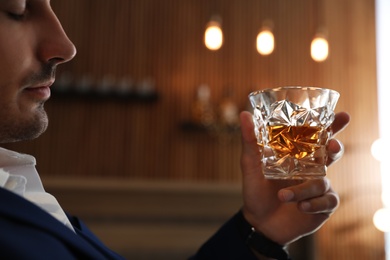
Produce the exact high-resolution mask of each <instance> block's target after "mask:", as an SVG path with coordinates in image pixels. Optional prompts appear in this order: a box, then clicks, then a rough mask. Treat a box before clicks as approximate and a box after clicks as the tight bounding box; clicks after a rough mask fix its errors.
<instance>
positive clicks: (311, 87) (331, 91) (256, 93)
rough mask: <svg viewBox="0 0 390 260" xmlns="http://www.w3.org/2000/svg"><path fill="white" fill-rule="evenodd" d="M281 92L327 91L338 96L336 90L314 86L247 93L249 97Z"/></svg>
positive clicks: (267, 89)
mask: <svg viewBox="0 0 390 260" xmlns="http://www.w3.org/2000/svg"><path fill="white" fill-rule="evenodd" d="M283 90H317V91H318V90H319V91H328V92H330V93H332V94H333V95H336V96H340V93H339V92H337V91H336V90H333V89H329V88H320V87H314V86H284V87H276V88H266V89H262V90H256V91H253V92H251V93H249V95H248V96H249V97H253V96H256V95H258V94H262V93H267V92H277V91H283Z"/></svg>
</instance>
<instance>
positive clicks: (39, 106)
mask: <svg viewBox="0 0 390 260" xmlns="http://www.w3.org/2000/svg"><path fill="white" fill-rule="evenodd" d="M55 71H56V66H55V65H53V64H46V65H45V66H43V68H42V69H41V71H40V72H38V73H33V74H31V75H30V76H28V77H27V78H26V79H25V80H24V81H23V84H22V85H25V86H32V85H36V84H39V83H41V82H46V81H48V80H50V79H52V78H54V76H55ZM45 101H46V100H41V101H36V104H35V105H34V106H33V107H32V108H31V110H29V111H15V105H14V104H12V102H9V103H3V104H0V143H12V142H18V141H25V140H31V139H35V138H37V137H38V136H40V135H41V134H42V133H44V132H45V131H46V129H47V127H48V124H49V120H48V116H47V113H46V111H45V109H44V103H45Z"/></svg>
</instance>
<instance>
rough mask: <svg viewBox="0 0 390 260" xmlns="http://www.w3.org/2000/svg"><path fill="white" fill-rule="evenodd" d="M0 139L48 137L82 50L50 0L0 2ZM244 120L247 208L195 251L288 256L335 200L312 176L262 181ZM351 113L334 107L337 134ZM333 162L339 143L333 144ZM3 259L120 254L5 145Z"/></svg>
mask: <svg viewBox="0 0 390 260" xmlns="http://www.w3.org/2000/svg"><path fill="white" fill-rule="evenodd" d="M0 11H1V13H0V57H1V59H0V142H1V143H7V142H16V141H23V140H29V139H33V138H36V137H38V136H39V135H41V134H42V133H43V132H44V131H45V130H46V128H47V125H48V118H47V115H46V112H45V110H44V103H45V101H47V100H48V99H49V97H50V86H51V85H52V84H53V82H54V80H55V70H56V67H57V65H59V64H61V63H64V62H67V61H69V60H71V59H72V58H73V57H74V56H75V54H76V49H75V47H74V45H73V44H72V42H71V41H70V40H69V39H68V37H67V36H66V34H65V32H64V31H63V29H62V27H61V24H60V23H59V21H58V20H57V18H56V16H55V14H54V13H53V11H52V9H51V7H50V2H49V0H0ZM240 119H241V127H242V147H243V149H242V155H241V170H242V174H243V206H242V209H241V210H240V211H239V212H238V213H237V214H236V215H235V216H233V218H232V219H231V220H229V221H228V222H227V223H226V224H225V225H224V226H223V227H221V229H220V230H219V231H218V232H217V233H216V234H215V235H214V236H213V237H212V238H210V239H209V240H208V241H207V242H206V243H205V244H204V245H203V246H202V247H201V248H200V249H199V251H198V252H197V253H196V254H195V255H194V256H193V259H273V258H277V259H288V255H287V253H286V252H285V251H284V247H285V246H286V245H288V244H289V243H291V242H292V241H294V240H296V239H298V238H300V237H301V236H304V235H307V234H310V233H312V232H314V231H316V230H317V229H318V228H319V227H320V226H321V225H322V224H323V223H324V222H325V221H326V220H327V219H328V218H329V216H330V214H331V213H332V212H333V211H334V210H335V209H336V208H337V206H338V203H339V202H338V195H337V194H336V193H335V192H334V191H333V190H332V188H331V187H330V184H329V181H328V180H327V179H326V178H325V179H319V180H311V181H306V182H284V181H282V182H279V181H268V180H265V179H264V177H263V175H262V173H261V170H260V161H259V157H260V154H259V149H258V147H257V144H256V138H255V136H254V133H253V123H252V119H251V115H250V113H248V112H242V113H241V115H240ZM348 121H349V116H348V114H346V113H339V114H337V115H336V119H335V122H334V123H333V125H332V130H333V131H334V133H337V132H339V131H341V130H342V129H343V128H344V127H345V126H346V125H347V124H348ZM328 150H329V162H328V164H329V165H330V164H331V163H333V162H334V161H336V160H337V159H339V158H340V156H341V154H342V145H341V144H340V143H339V142H338V141H336V140H332V141H331V142H330V143H329V147H328ZM0 168H1V170H0V231H1V232H0V258H1V259H121V257H120V256H119V255H118V254H116V253H114V252H112V251H111V250H109V249H108V248H106V247H105V246H104V245H103V244H102V243H101V242H100V241H99V240H98V239H97V238H96V237H95V236H94V235H93V234H92V233H91V232H90V231H89V230H88V229H87V228H86V227H85V225H84V224H83V223H82V222H80V221H79V220H78V219H77V218H75V217H72V216H68V215H66V214H65V213H64V211H63V210H62V208H61V207H60V205H59V204H58V202H57V201H56V200H55V198H54V197H53V196H51V195H50V194H48V193H46V192H45V191H44V189H43V186H42V183H41V181H40V179H39V175H38V174H37V172H36V170H35V159H34V158H33V157H32V156H29V155H24V154H18V153H16V152H12V151H9V150H5V149H0Z"/></svg>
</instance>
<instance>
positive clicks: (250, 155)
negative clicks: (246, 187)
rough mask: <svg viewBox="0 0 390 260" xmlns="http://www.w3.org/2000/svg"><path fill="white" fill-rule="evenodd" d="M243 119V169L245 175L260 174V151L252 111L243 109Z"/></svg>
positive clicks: (241, 116)
mask: <svg viewBox="0 0 390 260" xmlns="http://www.w3.org/2000/svg"><path fill="white" fill-rule="evenodd" d="M240 121H241V143H242V153H241V170H242V172H243V174H244V175H248V174H258V171H259V169H260V164H261V162H260V151H259V146H258V145H257V139H256V136H255V133H254V124H253V120H252V115H251V113H249V112H247V111H243V112H241V114H240Z"/></svg>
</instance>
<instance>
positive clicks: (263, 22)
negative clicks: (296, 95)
mask: <svg viewBox="0 0 390 260" xmlns="http://www.w3.org/2000/svg"><path fill="white" fill-rule="evenodd" d="M52 6H53V8H54V10H55V11H56V13H57V15H58V17H59V19H60V20H61V21H62V24H63V27H64V29H65V30H66V31H67V33H68V35H69V37H70V38H71V39H72V40H73V42H74V44H75V45H76V47H77V50H78V54H77V56H76V58H75V59H74V60H73V61H71V62H70V63H68V64H65V65H62V66H60V68H59V70H58V76H57V81H56V85H55V86H54V87H53V88H52V91H53V93H52V99H51V100H50V101H49V102H47V104H46V109H47V111H48V113H49V117H50V126H49V129H48V131H47V132H46V133H45V134H44V135H43V136H42V137H41V138H39V139H37V140H34V141H30V142H25V143H19V144H11V145H8V146H7V148H10V149H15V150H17V151H20V152H25V153H29V154H32V155H34V156H35V157H36V158H37V161H38V165H37V167H38V171H39V172H40V174H41V176H42V179H43V181H44V183H45V184H46V187H47V190H48V191H49V192H51V193H53V194H54V195H55V196H56V197H57V198H58V200H59V201H60V203H61V204H62V205H63V207H64V208H65V209H67V211H68V212H69V213H71V214H75V215H78V216H80V217H81V218H82V219H83V220H84V221H85V222H87V223H88V224H89V225H90V227H91V229H92V230H93V231H95V232H96V233H97V234H98V235H99V236H100V237H101V238H102V240H103V241H104V242H105V243H106V244H108V245H109V246H110V247H111V248H113V249H114V250H116V251H118V252H119V253H121V254H123V255H124V256H126V257H128V258H132V259H185V258H186V257H188V256H189V255H191V254H192V253H193V252H195V251H196V249H197V248H198V247H199V246H200V245H201V244H202V243H203V242H204V241H205V240H206V239H207V238H208V237H209V236H210V235H211V234H213V233H214V232H215V231H216V229H217V228H218V227H219V226H220V225H221V224H222V223H224V222H225V221H226V220H227V219H228V218H229V217H230V216H231V215H232V214H234V213H235V212H236V211H237V210H238V209H239V207H240V205H241V194H240V185H241V183H240V182H241V175H240V169H239V156H240V150H241V147H240V130H239V124H238V122H237V121H236V120H237V114H238V112H239V111H242V110H247V109H248V99H247V96H248V94H249V93H250V92H252V91H255V90H259V89H264V88H269V87H277V86H284V85H308V86H318V87H326V88H331V89H335V90H337V91H338V92H340V94H341V97H340V100H339V103H338V105H337V111H347V112H349V113H350V115H351V118H352V121H351V123H350V125H349V127H348V128H347V129H346V130H345V131H344V132H343V133H341V134H340V135H338V136H337V137H338V138H339V139H340V140H342V141H343V143H344V145H345V155H344V157H343V159H342V160H341V161H340V162H338V163H337V164H335V165H333V166H332V167H330V168H329V169H328V176H329V178H330V179H331V181H332V185H333V187H334V188H335V189H336V190H337V191H338V192H339V194H340V198H341V205H340V208H339V209H338V211H337V212H336V213H335V214H334V215H333V217H332V218H331V220H330V221H329V222H327V223H326V224H325V225H324V226H323V227H322V228H321V229H320V230H319V232H317V233H316V234H315V235H312V236H309V237H307V238H305V239H303V240H301V241H299V242H297V243H295V244H294V245H293V246H292V249H291V251H292V254H293V255H294V256H295V259H319V260H322V259H324V260H325V259H326V260H327V259H332V260H333V259H343V260H344V259H353V260H356V259H385V250H384V234H383V233H382V232H381V231H379V230H378V229H376V228H375V226H374V224H373V216H374V214H375V212H376V211H377V210H378V209H380V208H381V207H382V202H381V188H382V186H381V175H380V165H379V163H378V162H377V161H376V160H375V159H374V158H373V157H372V156H371V152H370V149H371V145H372V143H373V142H374V141H375V140H376V139H378V137H379V129H378V105H377V75H376V72H377V71H376V33H375V29H376V26H375V0H294V1H291V0H245V1H239V0H184V1H183V0H164V1H161V0H115V1H106V0H83V1H80V0H66V1H52ZM210 22H211V23H212V24H213V25H217V26H219V27H220V29H221V31H222V45H221V46H220V47H219V48H218V45H217V46H216V47H215V48H216V49H215V50H212V49H209V48H207V47H206V45H205V42H204V39H205V30H206V28H207V26H208V25H210ZM264 30H266V31H268V32H270V33H272V36H271V37H269V38H268V39H271V41H270V42H268V45H267V44H266V47H265V49H267V47H269V48H268V50H269V51H268V52H261V51H259V50H258V49H257V45H256V44H257V39H258V38H257V37H258V35H259V33H260V32H262V31H264ZM220 37H221V35H220ZM272 37H273V38H272ZM315 37H321V39H322V40H325V43H327V44H328V45H326V44H325V48H324V49H323V50H324V51H325V54H324V56H323V59H321V58H320V60H318V59H317V58H315V57H313V56H312V53H311V48H312V41H313V39H314V38H315ZM272 39H273V41H272ZM217 40H218V35H217ZM217 43H218V41H217ZM210 48H211V47H210ZM260 49H261V48H260ZM327 51H328V52H327ZM321 54H323V53H320V56H321Z"/></svg>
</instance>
